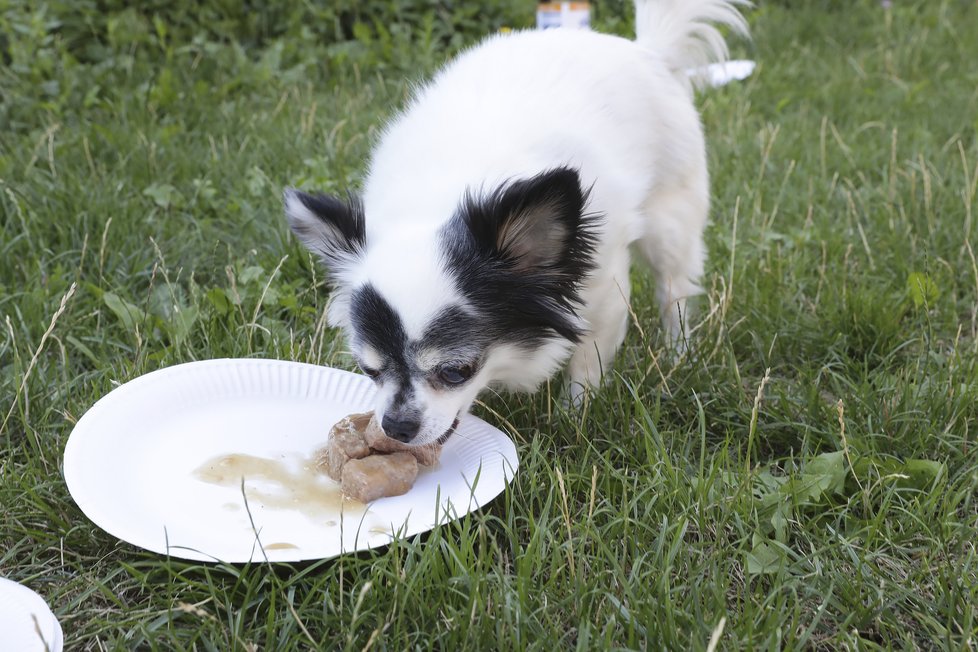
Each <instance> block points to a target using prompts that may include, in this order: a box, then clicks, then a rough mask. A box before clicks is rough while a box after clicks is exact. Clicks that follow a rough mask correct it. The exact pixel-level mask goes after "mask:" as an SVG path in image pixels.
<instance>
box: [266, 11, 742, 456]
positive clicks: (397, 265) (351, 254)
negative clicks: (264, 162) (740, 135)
mask: <svg viewBox="0 0 978 652" xmlns="http://www.w3.org/2000/svg"><path fill="white" fill-rule="evenodd" d="M746 4H747V2H746V0H645V1H643V0H637V1H636V32H637V38H636V40H635V41H629V40H627V39H623V38H619V37H615V36H609V35H605V34H598V33H595V32H589V31H577V30H550V31H527V32H518V33H512V34H500V35H497V36H493V37H491V38H488V39H487V40H485V41H484V42H483V43H482V44H480V45H478V46H476V47H474V48H472V49H470V50H468V51H467V52H465V53H464V54H462V55H461V56H460V57H458V58H457V59H456V60H455V61H454V62H452V63H450V64H449V65H448V66H447V67H445V68H444V69H443V70H442V71H441V72H440V73H438V74H437V75H436V76H435V78H434V79H433V80H432V81H431V82H430V83H428V84H427V85H425V86H423V87H421V88H419V89H418V91H417V92H416V94H415V96H414V98H413V100H412V101H411V102H410V103H409V105H408V106H407V108H406V109H405V110H404V111H403V112H402V113H400V114H399V115H397V116H396V117H395V118H394V119H393V120H392V121H391V123H390V124H389V125H388V127H387V129H386V130H385V131H384V134H383V136H382V138H381V139H380V142H379V143H378V144H377V146H376V148H375V149H374V151H373V154H372V157H371V161H370V167H369V171H368V173H367V176H366V181H365V184H364V189H363V194H362V197H358V196H354V195H352V194H351V195H350V196H348V197H346V198H335V197H330V196H325V195H319V194H306V193H303V192H299V191H297V190H291V189H290V190H287V191H286V192H285V210H286V214H287V216H288V219H289V224H290V226H291V228H292V231H293V232H294V233H295V234H296V236H298V238H299V239H300V240H301V241H302V242H303V243H304V244H305V246H307V247H308V248H309V249H310V250H311V251H312V252H314V253H316V254H318V255H319V256H320V257H321V258H322V260H323V262H324V263H325V265H326V267H327V268H328V270H329V273H330V282H331V284H332V286H333V296H332V299H331V303H330V305H329V308H328V319H329V323H330V324H331V325H333V326H337V327H342V328H343V329H344V331H345V333H346V335H347V338H348V341H349V343H350V347H351V349H352V352H353V355H354V356H355V357H356V360H357V362H358V363H359V365H360V368H361V369H362V370H363V372H364V373H365V374H367V375H368V376H370V377H371V378H373V379H374V381H375V382H376V384H377V388H378V394H377V405H376V411H377V416H378V419H380V421H381V424H382V426H383V428H384V430H385V431H386V432H387V434H388V435H389V436H391V437H393V438H395V439H398V440H401V441H405V442H411V443H412V444H417V445H426V444H432V443H433V442H436V441H441V440H444V439H446V438H447V437H448V436H449V435H451V433H452V431H453V430H454V426H455V424H456V423H457V419H458V418H459V417H460V416H461V415H463V414H464V413H466V412H467V411H468V410H469V408H470V407H471V405H472V402H473V401H474V400H475V398H476V396H477V395H478V394H479V392H480V391H482V390H483V389H485V388H486V387H489V386H499V387H504V388H508V389H513V390H527V391H531V390H534V389H535V388H537V387H538V386H539V385H540V384H541V383H542V382H544V381H546V380H547V379H548V378H550V377H551V376H552V375H554V374H555V373H556V372H557V371H559V370H560V369H561V367H563V366H564V364H565V363H567V366H568V377H569V384H570V387H571V392H572V397H573V398H579V396H580V393H581V392H582V391H584V389H585V388H587V387H592V386H596V385H597V384H598V383H599V381H600V379H601V375H602V372H603V370H604V368H605V367H606V366H607V365H608V364H609V363H610V362H611V361H612V359H613V358H614V356H615V352H616V351H617V349H618V347H619V346H620V345H621V343H622V341H623V339H624V337H625V331H626V328H627V325H628V321H629V310H628V301H629V293H630V288H629V276H628V275H629V264H630V260H631V250H632V248H634V249H635V250H636V251H637V252H639V253H640V254H641V255H642V256H644V258H645V259H646V260H647V261H648V262H649V264H650V265H651V267H652V270H653V271H654V274H655V278H656V299H657V300H658V304H659V306H660V308H661V311H662V315H663V320H664V322H665V329H666V332H667V333H668V335H669V337H670V338H671V339H672V341H673V342H674V344H675V345H676V346H680V347H681V346H683V342H684V335H683V332H682V330H683V329H682V318H683V317H684V315H685V301H686V298H687V297H689V296H691V295H693V294H696V293H697V292H698V291H699V286H698V281H699V278H700V276H701V275H702V273H703V263H704V257H705V251H704V245H703V239H702V234H703V229H704V226H705V225H706V221H707V214H708V212H709V191H708V177H707V169H706V153H705V147H704V143H703V131H702V128H701V125H700V120H699V115H698V114H697V111H696V109H695V107H694V105H693V97H692V95H693V92H692V88H691V84H690V81H689V76H688V74H687V70H688V69H689V68H690V67H692V66H697V65H700V64H704V63H708V62H710V61H719V60H722V59H724V58H725V56H726V44H725V42H724V40H723V37H722V36H721V35H720V33H719V32H718V31H717V29H716V27H714V25H726V26H728V27H730V28H732V29H733V30H735V31H737V32H741V33H746V29H747V27H746V23H745V21H744V19H743V17H742V16H741V15H740V13H739V12H738V11H737V9H738V7H737V5H746Z"/></svg>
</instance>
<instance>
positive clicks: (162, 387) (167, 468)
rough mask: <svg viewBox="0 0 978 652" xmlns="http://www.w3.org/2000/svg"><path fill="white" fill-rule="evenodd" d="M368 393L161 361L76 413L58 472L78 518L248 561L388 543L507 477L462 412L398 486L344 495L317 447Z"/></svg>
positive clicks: (499, 450)
mask: <svg viewBox="0 0 978 652" xmlns="http://www.w3.org/2000/svg"><path fill="white" fill-rule="evenodd" d="M374 392H375V390H374V384H373V382H372V381H371V380H370V379H369V378H367V377H366V376H361V375H359V374H353V373H350V372H348V371H341V370H339V369H332V368H329V367H320V366H316V365H311V364H303V363H299V362H286V361H282V360H255V359H227V360H204V361H201V362H191V363H187V364H181V365H176V366H173V367H167V368H165V369H160V370H158V371H154V372H151V373H148V374H146V375H144V376H140V377H139V378H136V379H134V380H131V381H129V382H127V383H125V384H124V385H122V386H120V387H117V388H115V389H114V390H112V391H111V392H109V393H108V394H106V395H105V396H104V397H102V398H101V399H100V400H99V401H98V402H97V403H96V404H95V405H94V406H93V407H92V408H91V409H90V410H89V411H88V412H87V413H85V415H84V416H82V418H81V419H79V420H78V423H77V424H76V425H75V428H74V429H73V430H72V432H71V435H70V436H69V438H68V443H67V445H66V446H65V455H64V478H65V483H66V484H67V485H68V491H69V492H70V493H71V497H72V498H74V500H75V502H76V503H78V506H79V507H81V509H82V511H83V512H85V515H86V516H88V518H90V519H91V520H92V521H94V522H95V524H96V525H98V526H99V527H101V528H102V529H103V530H105V531H106V532H108V533H109V534H112V535H114V536H116V537H118V538H120V539H122V540H123V541H128V542H129V543H131V544H134V545H137V546H140V547H142V548H145V549H147V550H151V551H153V552H158V553H161V554H166V555H171V556H173V557H181V558H183V559H195V560H201V561H217V560H220V561H225V562H247V561H263V560H265V559H268V560H269V561H301V560H304V559H324V558H329V557H334V556H336V555H339V554H341V553H344V552H353V551H356V550H365V549H367V548H373V547H376V546H382V545H386V544H388V543H390V542H391V540H392V535H393V534H397V535H398V536H400V537H408V536H411V535H414V534H418V533H420V532H424V531H426V530H429V529H431V528H432V527H434V526H435V525H436V524H439V523H447V522H449V521H451V520H454V519H456V518H461V517H462V516H464V515H466V514H468V513H469V512H471V511H474V510H476V509H480V508H481V507H483V506H484V505H486V503H488V502H489V501H490V500H492V499H493V498H495V497H496V496H497V495H498V494H499V493H500V492H502V491H503V489H505V488H506V485H507V483H509V482H511V481H512V480H513V477H514V476H515V474H516V468H517V466H518V465H519V461H518V459H517V455H516V446H515V445H514V444H513V442H512V441H511V440H510V439H509V438H508V437H507V436H506V435H505V434H503V433H502V432H501V431H499V430H498V429H496V428H493V427H492V426H490V425H489V424H487V423H486V422H484V421H482V420H480V419H478V418H476V417H474V416H472V415H467V416H465V417H463V418H462V419H461V420H460V422H459V425H458V428H457V430H456V432H455V434H454V435H452V436H451V437H450V438H449V440H448V442H447V443H446V444H445V446H444V447H443V449H442V453H441V460H440V462H439V463H438V464H437V465H436V466H434V467H424V468H422V470H421V471H420V473H419V474H418V478H417V480H416V481H415V484H414V487H412V489H411V490H410V491H408V493H406V494H404V495H403V496H394V497H390V498H381V499H379V500H376V501H374V502H373V503H370V505H369V506H366V507H365V506H363V505H360V504H351V503H350V502H349V501H343V500H342V497H341V495H340V494H339V487H338V486H337V485H336V484H335V483H333V482H332V481H331V480H329V479H328V478H326V477H325V475H324V474H323V473H321V472H319V471H318V469H317V464H316V451H317V450H319V449H321V448H322V447H323V446H324V445H325V444H326V440H327V436H328V433H329V429H330V427H331V426H332V425H333V424H334V423H336V422H337V421H339V420H340V419H341V418H342V417H344V416H346V415H347V414H350V413H352V412H365V411H367V410H371V409H373V398H374ZM242 476H243V477H244V483H243V485H244V486H242V481H241V478H242ZM242 490H243V491H244V495H242ZM246 498H247V500H246Z"/></svg>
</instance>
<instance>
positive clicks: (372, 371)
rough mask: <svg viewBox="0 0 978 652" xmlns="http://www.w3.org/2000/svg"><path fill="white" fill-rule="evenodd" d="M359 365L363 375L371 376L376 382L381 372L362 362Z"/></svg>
mask: <svg viewBox="0 0 978 652" xmlns="http://www.w3.org/2000/svg"><path fill="white" fill-rule="evenodd" d="M358 364H359V365H360V371H362V372H363V373H365V374H367V375H368V376H370V377H371V378H373V379H374V380H376V379H377V376H379V375H380V372H379V371H378V370H376V369H373V368H371V367H368V366H367V365H365V364H363V363H362V362H360V363H358Z"/></svg>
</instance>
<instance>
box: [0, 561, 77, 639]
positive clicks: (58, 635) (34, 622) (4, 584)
mask: <svg viewBox="0 0 978 652" xmlns="http://www.w3.org/2000/svg"><path fill="white" fill-rule="evenodd" d="M63 647H64V635H63V634H62V632H61V624H60V623H59V622H58V619H57V618H55V617H54V614H53V613H51V609H50V607H48V605H47V603H46V602H45V601H44V598H42V597H41V596H39V595H38V594H37V593H35V592H34V591H31V590H30V589H29V588H27V587H26V586H24V585H23V584H18V583H17V582H14V581H11V580H8V579H4V578H2V577H0V650H17V652H33V651H35V650H36V651H38V652H44V651H45V650H48V651H49V652H61V650H62V648H63Z"/></svg>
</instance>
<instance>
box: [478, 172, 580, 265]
mask: <svg viewBox="0 0 978 652" xmlns="http://www.w3.org/2000/svg"><path fill="white" fill-rule="evenodd" d="M586 203H587V193H586V192H585V191H584V189H583V188H581V180H580V176H579V175H578V173H577V171H576V170H574V169H573V168H569V167H558V168H554V169H552V170H548V171H546V172H542V173H540V174H538V175H536V176H534V177H531V178H529V179H520V180H517V181H511V182H508V183H506V184H504V185H502V186H501V187H499V188H498V189H496V190H495V191H494V192H492V193H491V194H489V195H487V196H483V197H472V196H469V197H467V198H466V200H465V202H464V203H463V206H462V207H461V209H460V214H461V216H462V218H463V219H464V220H465V222H466V224H467V226H468V227H469V231H470V232H471V233H472V235H473V236H474V238H475V240H476V243H477V246H479V248H480V249H482V250H483V251H488V252H489V253H491V254H492V255H493V256H494V257H498V258H501V259H503V260H505V261H507V262H508V263H509V264H510V265H511V266H512V269H514V270H516V271H531V270H545V269H553V268H556V267H558V266H561V265H565V264H567V263H572V262H574V261H573V258H575V255H576V253H578V250H579V249H581V246H580V245H582V244H586V243H585V242H584V241H585V240H588V239H589V238H590V232H589V231H588V230H587V227H586V224H585V222H586V218H585V216H584V214H583V213H584V207H585V204H586Z"/></svg>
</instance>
